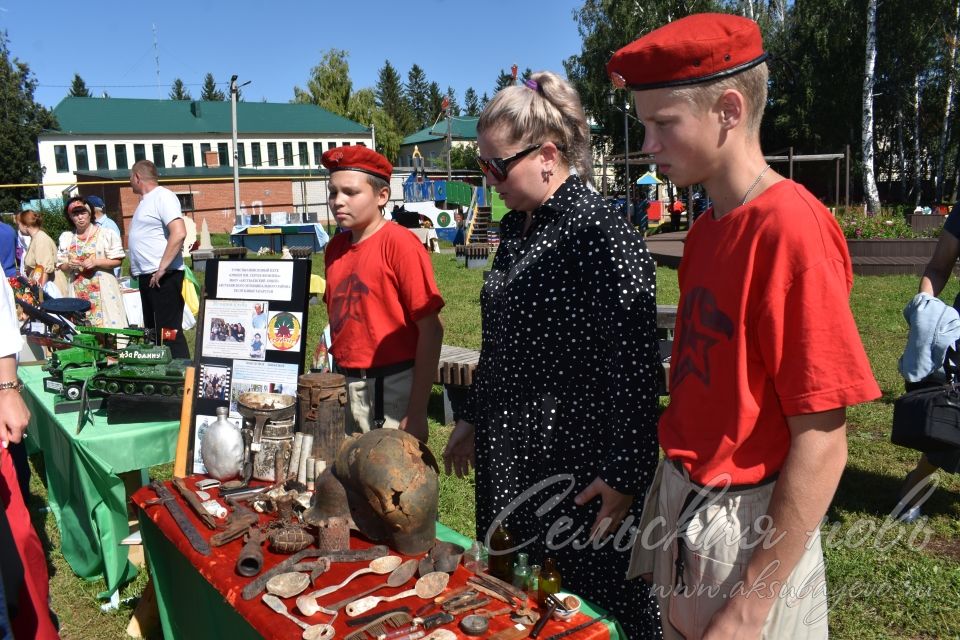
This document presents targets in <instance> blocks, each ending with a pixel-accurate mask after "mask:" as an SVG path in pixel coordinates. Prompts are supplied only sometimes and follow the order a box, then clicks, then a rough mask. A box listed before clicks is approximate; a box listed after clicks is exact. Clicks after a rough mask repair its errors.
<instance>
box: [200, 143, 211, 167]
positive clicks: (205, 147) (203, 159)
mask: <svg viewBox="0 0 960 640" xmlns="http://www.w3.org/2000/svg"><path fill="white" fill-rule="evenodd" d="M207 151H210V143H209V142H201V143H200V164H201V165H202V166H204V167H205V166H207Z"/></svg>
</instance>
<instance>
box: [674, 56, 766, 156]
mask: <svg viewBox="0 0 960 640" xmlns="http://www.w3.org/2000/svg"><path fill="white" fill-rule="evenodd" d="M768 78H769V70H768V69H767V63H766V62H764V63H761V64H758V65H757V66H755V67H752V68H750V69H747V70H746V71H743V72H741V73H737V74H735V75H732V76H728V77H726V78H721V79H720V80H714V81H712V82H704V83H702V84H694V85H690V86H686V87H679V88H676V89H674V90H673V91H671V92H670V95H671V96H672V97H674V98H679V99H682V100H685V101H687V102H689V103H690V104H693V105H695V106H697V107H699V108H700V109H709V108H711V107H712V106H713V105H714V104H716V102H717V100H718V99H719V98H720V96H721V95H722V94H723V92H724V91H727V90H728V89H733V90H735V91H737V92H739V93H740V95H742V96H743V100H744V103H745V106H746V114H745V116H746V118H745V119H746V125H747V129H746V130H747V134H748V135H750V136H751V137H754V138H759V137H760V122H761V121H762V120H763V111H764V109H765V108H766V106H767V80H768Z"/></svg>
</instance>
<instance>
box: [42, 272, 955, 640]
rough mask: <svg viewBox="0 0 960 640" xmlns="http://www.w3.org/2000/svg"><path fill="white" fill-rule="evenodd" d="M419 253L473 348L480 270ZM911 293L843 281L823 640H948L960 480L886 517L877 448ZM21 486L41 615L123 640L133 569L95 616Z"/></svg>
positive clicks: (672, 294) (884, 470) (909, 286)
mask: <svg viewBox="0 0 960 640" xmlns="http://www.w3.org/2000/svg"><path fill="white" fill-rule="evenodd" d="M431 257H432V259H433V264H434V269H435V271H436V275H437V281H438V283H439V286H440V289H441V292H442V293H443V296H444V298H445V299H446V301H447V306H446V308H445V309H444V312H443V319H444V324H445V325H446V335H445V339H444V342H446V343H447V344H454V345H459V346H464V347H470V348H474V349H477V348H479V346H480V323H479V304H478V300H479V292H480V287H481V285H482V281H483V274H482V272H481V271H480V270H469V271H468V270H466V269H464V268H463V267H462V265H461V263H458V262H456V261H455V259H454V258H453V256H452V255H449V254H433V255H432V256H431ZM313 259H314V271H315V272H316V273H322V269H323V266H322V257H321V256H314V258H313ZM658 285H659V293H658V298H659V302H661V303H664V304H675V303H676V302H677V299H678V289H677V274H676V271H674V270H670V269H661V270H660V271H659V273H658ZM916 287H917V278H915V277H913V276H885V277H858V278H857V279H856V282H855V285H854V291H853V295H852V298H851V304H852V306H853V310H854V315H855V317H856V319H857V324H858V326H859V328H860V333H861V336H862V338H863V341H864V344H865V345H866V348H867V353H868V355H869V357H870V362H871V365H872V367H873V372H874V375H876V377H877V380H878V381H879V383H880V387H881V389H882V390H883V397H882V398H881V399H880V400H878V401H876V402H872V403H869V404H866V405H862V406H859V407H855V408H853V409H852V410H850V411H849V413H848V423H849V438H848V439H849V452H850V453H849V461H848V464H847V470H846V473H845V474H844V476H843V479H842V480H841V483H840V487H839V490H838V492H837V495H836V498H835V499H834V502H833V506H832V507H831V508H830V511H829V512H828V514H827V520H828V522H827V524H826V526H825V527H824V530H823V532H824V541H825V548H826V559H827V572H828V580H829V589H830V606H831V611H830V630H831V635H832V637H835V638H844V639H872V638H891V639H894V638H897V639H899V638H930V639H933V638H948V637H949V638H954V637H960V479H958V478H957V477H956V476H947V475H944V474H941V477H940V481H941V484H940V487H939V488H938V489H937V490H936V492H935V493H934V495H933V497H932V498H931V500H930V501H929V502H928V503H927V504H926V505H925V507H924V513H925V514H928V515H929V520H927V521H924V522H920V523H916V524H913V525H902V524H895V523H890V522H887V520H886V515H887V513H888V512H889V511H890V509H891V508H892V507H893V505H894V503H895V495H896V492H897V489H898V487H899V485H900V482H901V480H902V478H903V476H904V475H905V474H906V473H907V471H909V470H910V469H911V468H912V467H913V465H914V464H915V462H916V459H917V456H918V454H916V453H915V452H913V451H909V450H906V449H901V448H899V447H895V446H893V445H891V444H890V442H889V435H890V422H891V415H892V410H893V401H894V399H895V398H896V397H897V396H898V395H899V394H900V392H901V390H902V382H901V380H900V378H899V375H898V374H897V358H898V357H899V354H900V352H901V350H902V349H903V345H904V342H905V337H906V323H905V321H904V320H903V317H902V315H901V310H902V309H903V307H904V305H905V304H906V303H907V302H908V301H909V300H910V298H911V297H912V296H913V294H914V293H915V291H916ZM957 288H958V285H957V283H956V281H954V282H952V283H951V284H950V286H949V287H948V288H947V290H946V291H945V292H944V294H943V298H944V299H945V300H948V301H952V299H953V297H954V296H955V295H956V294H957ZM824 322H830V318H824ZM325 324H326V313H325V309H324V307H323V304H315V305H313V306H311V307H310V320H309V324H308V333H309V336H310V339H309V346H310V348H311V349H312V348H313V346H314V345H315V343H316V336H317V335H318V334H319V333H320V330H321V329H322V327H323V326H324V325H325ZM664 402H666V400H665V401H664ZM440 404H441V396H440V391H439V388H436V389H435V390H434V397H433V404H432V414H433V416H434V417H439V416H440V415H441V414H442V411H441V407H440ZM430 428H431V435H430V446H431V448H432V449H433V451H434V452H435V453H437V454H439V453H440V452H441V451H442V450H443V447H444V445H445V444H446V440H447V437H448V436H449V432H450V428H449V427H447V426H444V425H442V424H440V423H439V422H436V421H435V420H431V425H430ZM170 468H171V465H164V466H161V467H156V468H154V469H152V470H151V475H154V476H159V477H164V476H169V474H170ZM31 489H32V491H33V493H34V495H35V498H34V500H33V503H32V506H33V508H34V511H35V512H36V520H35V521H36V523H37V525H38V529H39V530H40V531H41V532H43V533H42V535H43V536H45V539H44V543H45V545H46V548H47V549H48V550H49V558H50V564H51V574H52V578H51V593H52V600H53V609H54V611H56V612H57V614H58V615H59V617H60V620H61V625H62V627H61V633H62V636H63V638H66V639H70V638H77V639H81V638H82V639H94V638H98V639H99V638H104V639H107V638H111V639H112V638H122V637H125V634H124V629H125V628H126V625H127V622H128V620H129V617H130V614H131V611H132V605H133V603H134V600H135V599H136V598H137V597H138V596H139V594H140V593H141V592H142V590H143V588H144V585H145V583H146V580H145V577H144V574H143V572H141V574H140V576H138V578H137V579H136V580H135V581H134V582H133V583H132V584H130V585H128V586H127V587H125V588H124V589H123V591H122V592H121V598H122V602H123V604H122V605H121V608H120V609H119V610H118V611H113V612H106V613H105V612H102V611H100V608H99V604H98V603H97V602H96V601H95V597H96V594H97V593H98V592H100V591H102V590H103V589H104V585H103V583H102V581H99V582H92V583H85V582H84V581H82V580H80V579H78V578H77V577H76V576H74V575H73V573H72V571H71V570H70V567H69V566H68V565H67V564H66V562H65V561H64V559H63V556H62V555H61V554H60V552H59V544H58V542H59V535H58V533H57V529H56V524H55V522H54V520H53V516H52V515H51V514H49V513H40V512H39V510H40V508H41V507H43V505H44V500H43V497H44V495H45V491H44V488H43V486H42V484H41V483H40V482H39V480H38V479H37V476H36V474H35V475H34V479H33V482H32V483H31ZM473 490H474V484H473V479H472V477H471V478H468V479H464V480H458V479H456V478H447V477H444V478H442V480H441V489H440V514H441V516H440V519H441V521H442V522H443V523H444V524H446V525H448V526H450V527H452V528H453V529H456V530H457V531H460V532H461V533H464V534H466V535H468V536H470V535H472V534H473V531H474V514H473ZM584 595H587V596H589V594H584ZM198 615H200V612H198Z"/></svg>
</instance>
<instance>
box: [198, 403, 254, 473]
mask: <svg viewBox="0 0 960 640" xmlns="http://www.w3.org/2000/svg"><path fill="white" fill-rule="evenodd" d="M228 419H229V420H230V422H231V423H233V425H234V426H236V427H237V428H238V429H239V428H241V427H242V426H243V420H242V419H241V418H239V417H233V416H231V417H230V418H228ZM216 421H217V416H204V415H198V416H197V419H196V421H195V423H194V425H195V428H194V430H193V473H206V472H207V468H206V467H204V466H203V459H202V458H201V457H200V453H201V452H200V445H201V443H202V442H203V434H205V433H206V432H207V427H209V426H210V425H212V424H213V423H214V422H216Z"/></svg>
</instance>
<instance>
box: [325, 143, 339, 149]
mask: <svg viewBox="0 0 960 640" xmlns="http://www.w3.org/2000/svg"><path fill="white" fill-rule="evenodd" d="M336 148H337V143H336V142H328V143H327V151H330V149H336Z"/></svg>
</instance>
